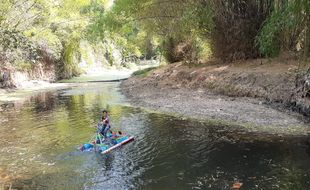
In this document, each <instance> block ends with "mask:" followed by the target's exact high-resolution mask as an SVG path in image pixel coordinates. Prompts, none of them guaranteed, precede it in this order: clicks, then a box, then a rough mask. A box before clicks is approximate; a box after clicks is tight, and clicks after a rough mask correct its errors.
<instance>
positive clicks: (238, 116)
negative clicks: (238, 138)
mask: <svg viewBox="0 0 310 190" xmlns="http://www.w3.org/2000/svg"><path fill="white" fill-rule="evenodd" d="M296 69H297V64H294V63H293V64H288V63H284V64H283V63H281V64H280V63H277V62H274V63H267V62H266V60H255V61H251V62H250V63H249V62H247V63H235V64H230V65H223V64H209V65H205V66H199V67H192V68H190V67H188V66H185V65H183V64H180V63H176V64H171V65H168V66H165V67H161V68H159V69H156V70H153V71H150V72H149V73H147V75H146V76H135V77H131V78H130V79H128V80H127V81H124V82H123V83H122V84H121V90H122V92H123V93H124V94H125V95H126V96H127V97H128V99H129V101H130V102H131V103H132V104H133V105H135V106H142V107H147V108H151V109H155V110H158V111H164V112H170V113H171V112H172V113H176V114H181V115H185V116H190V117H197V118H200V119H207V120H208V119H214V120H220V121H225V122H234V123H236V124H241V125H244V126H251V127H250V128H251V130H255V131H257V130H258V131H264V132H272V133H292V132H294V133H296V134H300V133H303V134H305V133H309V131H310V127H309V123H307V122H305V121H306V120H307V117H305V116H302V115H301V114H298V113H296V112H293V111H291V110H288V109H286V108H287V105H288V104H289V100H288V98H289V97H290V96H291V97H292V95H291V94H293V92H294V85H295V84H294V80H295V78H294V77H295V75H294V72H295V71H296ZM290 100H291V99H290ZM307 101H308V100H303V102H304V103H308V102H307ZM275 107H276V108H277V109H275Z"/></svg>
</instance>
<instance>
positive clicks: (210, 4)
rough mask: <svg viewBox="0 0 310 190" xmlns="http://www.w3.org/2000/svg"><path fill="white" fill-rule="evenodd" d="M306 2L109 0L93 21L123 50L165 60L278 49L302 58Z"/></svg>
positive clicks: (272, 52)
mask: <svg viewBox="0 0 310 190" xmlns="http://www.w3.org/2000/svg"><path fill="white" fill-rule="evenodd" d="M309 4H310V2H309V1H308V0H188V1H178V0H176V1H165V0H115V1H114V6H113V7H112V9H111V10H110V11H108V12H107V13H106V14H102V15H100V16H99V17H97V20H96V21H95V25H96V26H97V29H99V30H100V31H102V32H104V33H105V34H108V35H110V36H114V37H115V38H117V39H118V40H119V45H120V46H122V47H124V49H125V51H126V52H130V53H136V54H137V55H139V53H137V52H139V51H140V53H142V54H144V55H152V54H163V55H164V56H165V57H166V59H167V60H168V61H170V62H175V61H180V60H183V59H185V60H189V61H195V62H196V61H197V58H205V57H208V56H209V55H210V54H211V53H212V54H213V55H214V56H216V57H219V58H221V59H223V60H234V59H243V58H256V57H261V56H264V57H273V56H277V55H278V54H279V53H280V52H281V51H295V52H299V53H300V54H303V55H304V57H305V58H307V57H309V41H310V40H309V26H310V24H309V12H310V11H309ZM102 32H100V33H102ZM143 34H144V35H143ZM146 34H147V35H146ZM120 39H121V40H120ZM135 48H136V49H135ZM137 49H138V50H139V51H136V50H137ZM210 50H212V51H210ZM202 52H203V53H202ZM127 54H128V53H127ZM147 57H149V56H147Z"/></svg>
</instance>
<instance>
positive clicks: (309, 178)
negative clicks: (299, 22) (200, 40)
mask: <svg viewBox="0 0 310 190" xmlns="http://www.w3.org/2000/svg"><path fill="white" fill-rule="evenodd" d="M102 109H107V110H109V112H110V117H111V125H112V129H113V130H121V131H123V132H125V133H128V134H130V135H133V136H135V141H133V142H131V143H129V144H127V145H125V146H123V147H121V148H119V149H117V150H115V151H113V152H111V153H110V154H108V155H105V156H103V155H100V154H97V153H94V152H80V151H79V150H77V147H78V146H79V145H80V144H82V143H84V142H87V141H88V140H89V139H90V138H91V136H92V135H93V134H94V132H95V130H94V128H93V126H94V125H95V124H96V123H97V121H98V119H99V117H100V112H101V110H102ZM0 117H1V120H0V126H1V127H0V142H1V143H0V172H1V174H0V175H1V178H0V189H1V185H3V187H4V189H8V188H10V186H11V188H13V189H212V190H213V189H231V187H232V185H233V184H234V183H236V182H240V183H242V184H243V185H242V186H241V188H242V189H299V190H303V189H304V190H306V189H308V188H309V186H310V138H309V136H307V135H294V136H289V135H272V134H270V135H268V134H264V135H262V134H261V133H256V132H248V131H244V130H242V128H238V127H234V126H231V125H230V124H224V123H219V122H214V121H211V120H210V121H208V120H199V119H190V118H187V117H181V116H177V115H170V114H167V113H166V112H165V113H161V112H154V111H150V110H146V109H143V108H139V107H136V106H134V105H131V104H130V103H129V101H128V100H127V99H126V97H124V96H123V95H122V93H121V92H120V83H118V82H114V83H83V84H79V85H74V86H70V87H69V88H67V89H54V90H52V91H45V92H41V93H37V94H36V95H34V96H31V97H29V98H28V99H27V101H24V102H22V103H21V102H19V103H15V102H14V101H10V102H7V103H4V104H2V105H1V109H0ZM1 180H2V181H1Z"/></svg>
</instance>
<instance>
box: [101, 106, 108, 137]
mask: <svg viewBox="0 0 310 190" xmlns="http://www.w3.org/2000/svg"><path fill="white" fill-rule="evenodd" d="M99 125H101V127H99V129H100V133H101V134H102V135H103V136H104V138H106V137H107V132H108V131H109V130H110V128H111V126H110V119H109V114H108V111H107V110H103V111H102V117H101V121H100V123H99Z"/></svg>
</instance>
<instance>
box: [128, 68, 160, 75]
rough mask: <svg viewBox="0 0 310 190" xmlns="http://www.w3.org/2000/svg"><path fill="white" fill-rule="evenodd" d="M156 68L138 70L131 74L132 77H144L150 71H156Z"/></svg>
mask: <svg viewBox="0 0 310 190" xmlns="http://www.w3.org/2000/svg"><path fill="white" fill-rule="evenodd" d="M156 68H158V67H149V68H146V69H142V70H138V71H135V72H133V73H132V76H140V77H146V76H147V75H148V74H149V73H150V72H151V71H152V70H154V69H156Z"/></svg>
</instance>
